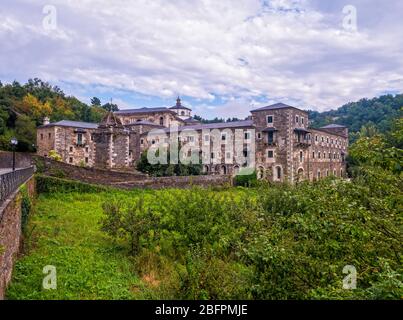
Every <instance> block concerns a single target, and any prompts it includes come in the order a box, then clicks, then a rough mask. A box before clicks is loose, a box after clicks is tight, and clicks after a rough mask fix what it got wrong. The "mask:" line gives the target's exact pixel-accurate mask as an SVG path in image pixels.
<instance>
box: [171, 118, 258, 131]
mask: <svg viewBox="0 0 403 320" xmlns="http://www.w3.org/2000/svg"><path fill="white" fill-rule="evenodd" d="M253 126H254V125H253V121H252V120H241V121H233V122H218V123H204V124H195V125H189V126H180V127H177V128H178V129H179V131H183V130H196V131H197V130H203V129H210V130H211V129H226V128H245V127H247V128H249V127H253ZM164 131H165V132H169V131H171V128H166V129H164Z"/></svg>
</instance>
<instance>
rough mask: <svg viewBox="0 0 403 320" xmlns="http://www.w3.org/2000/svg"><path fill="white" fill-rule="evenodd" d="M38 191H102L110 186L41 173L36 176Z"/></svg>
mask: <svg viewBox="0 0 403 320" xmlns="http://www.w3.org/2000/svg"><path fill="white" fill-rule="evenodd" d="M35 179H36V188H37V191H38V193H59V192H60V193H69V192H83V193H92V192H102V191H107V190H109V188H107V187H104V186H97V185H93V184H88V183H83V182H78V181H73V180H66V179H60V178H56V177H49V176H45V175H41V174H37V175H36V176H35Z"/></svg>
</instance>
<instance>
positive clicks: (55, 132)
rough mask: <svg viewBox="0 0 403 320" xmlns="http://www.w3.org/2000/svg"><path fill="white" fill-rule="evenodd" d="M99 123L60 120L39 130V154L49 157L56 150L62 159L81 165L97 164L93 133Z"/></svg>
mask: <svg viewBox="0 0 403 320" xmlns="http://www.w3.org/2000/svg"><path fill="white" fill-rule="evenodd" d="M97 127H98V125H97V124H92V123H85V122H77V121H59V122H56V123H50V124H47V125H44V126H41V127H39V128H38V130H37V149H38V152H37V153H38V155H40V156H44V157H47V156H49V154H50V152H51V151H52V150H54V151H56V152H57V153H58V154H59V155H60V156H61V157H62V161H64V162H66V163H69V164H73V165H77V166H78V165H81V166H90V167H91V166H94V165H95V144H94V141H93V140H92V139H93V137H92V135H93V133H94V132H95V131H96V129H97Z"/></svg>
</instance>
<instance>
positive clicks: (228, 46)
mask: <svg viewBox="0 0 403 320" xmlns="http://www.w3.org/2000/svg"><path fill="white" fill-rule="evenodd" d="M4 2H5V3H4V5H5V8H3V9H1V12H0V13H1V14H2V15H3V17H4V19H3V22H2V23H0V41H1V42H2V43H3V44H5V45H4V46H3V47H1V48H0V58H1V61H2V68H1V69H0V76H1V77H5V78H18V77H20V78H23V79H26V78H28V77H34V76H39V77H43V78H44V79H45V80H49V81H55V82H59V81H67V82H72V83H76V84H77V85H84V86H88V88H91V87H93V86H94V85H95V86H103V87H106V88H110V89H111V91H113V90H122V89H123V90H128V91H132V92H133V93H140V94H143V95H150V96H158V97H162V98H170V97H172V98H173V97H174V96H175V95H177V94H178V93H180V94H181V95H186V96H189V97H192V98H195V99H202V100H204V101H203V103H200V104H199V105H198V106H197V105H196V106H195V107H196V110H197V111H200V112H198V113H199V114H200V113H201V114H202V113H203V110H202V108H205V110H207V109H206V106H208V105H209V102H212V101H213V100H214V98H215V97H220V98H222V99H223V100H226V99H227V100H228V102H226V104H224V105H223V106H221V107H216V108H214V112H216V113H217V115H218V116H220V115H223V116H235V114H233V113H234V112H233V111H234V110H236V111H237V112H239V113H240V114H239V115H243V114H245V111H244V109H245V110H247V109H249V108H250V105H251V104H252V103H253V101H254V100H255V99H257V97H260V98H261V97H265V98H266V99H267V101H268V102H269V101H284V102H287V101H291V102H293V103H294V104H296V105H298V106H301V107H311V108H314V109H318V110H325V109H328V108H331V107H337V106H339V105H341V104H343V103H345V102H348V101H351V100H356V99H359V98H361V97H365V96H367V97H371V96H375V95H379V94H380V93H382V92H385V91H403V90H402V89H403V83H402V78H403V61H402V59H401V58H400V53H401V52H402V50H403V42H402V40H400V38H399V37H400V31H399V30H400V29H401V27H402V26H401V24H402V23H401V22H400V19H399V17H398V15H396V14H395V13H394V12H393V10H390V11H388V12H389V13H390V14H391V15H392V16H391V19H392V20H393V19H394V20H395V21H394V23H392V22H391V21H390V20H388V22H387V23H385V24H384V25H383V24H381V23H379V22H377V23H368V25H365V24H361V25H360V27H359V29H358V32H357V33H350V32H347V31H344V30H343V29H342V27H341V21H342V17H343V16H342V12H341V10H342V7H343V6H344V3H342V2H341V1H338V3H339V6H340V8H338V9H337V10H335V9H332V10H327V8H323V5H322V4H318V3H317V2H316V1H314V0H312V1H308V0H275V1H273V0H272V1H259V0H238V1H231V0H220V1H213V0H195V1H186V0H178V1H166V0H155V1H148V0H136V1H130V2H129V1H124V0H115V1H107V0H98V1H95V0H93V1H91V0H82V1H76V0H68V1H65V0H63V1H62V0H54V1H52V4H53V5H55V6H56V8H57V13H58V29H57V30H56V31H55V32H53V33H49V32H48V31H47V32H45V31H44V30H43V29H42V20H41V19H42V18H43V14H42V8H43V5H45V3H41V1H39V2H38V1H33V0H32V1H28V0H25V1H22V0H18V1H11V0H5V1H4ZM393 2H395V3H396V5H397V6H399V4H398V3H399V1H397V0H395V1H393ZM333 3H334V2H333ZM357 5H361V6H363V4H362V2H361V1H358V2H357ZM389 5H390V3H389ZM321 6H322V7H321ZM360 8H361V7H359V10H358V13H360V12H361V11H360ZM370 8H372V10H371V9H370ZM392 8H393V6H392ZM377 9H378V5H377V4H376V1H372V2H371V4H368V2H366V3H365V12H364V13H363V14H365V16H364V17H361V18H360V16H359V21H361V20H363V19H364V18H365V17H366V18H367V20H368V21H372V20H371V19H372V16H371V14H374V15H375V14H377ZM398 26H399V27H400V28H399V27H398ZM73 93H74V92H73ZM80 94H82V93H80ZM89 95H90V96H91V95H92V94H91V93H89ZM230 98H231V99H230ZM121 103H122V105H128V103H125V102H124V101H121ZM230 103H231V104H230ZM208 113H209V114H211V111H209V112H208Z"/></svg>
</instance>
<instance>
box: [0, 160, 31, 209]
mask: <svg viewBox="0 0 403 320" xmlns="http://www.w3.org/2000/svg"><path fill="white" fill-rule="evenodd" d="M33 174H34V167H33V166H32V167H28V168H24V169H17V170H15V171H11V172H7V173H3V174H0V206H1V205H2V204H3V203H4V201H6V199H7V198H8V197H9V196H10V195H11V194H12V193H13V192H14V191H15V190H17V188H18V187H19V186H20V185H21V184H23V183H24V182H25V181H27V180H28V179H29V178H30V177H31V176H32V175H33Z"/></svg>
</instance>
